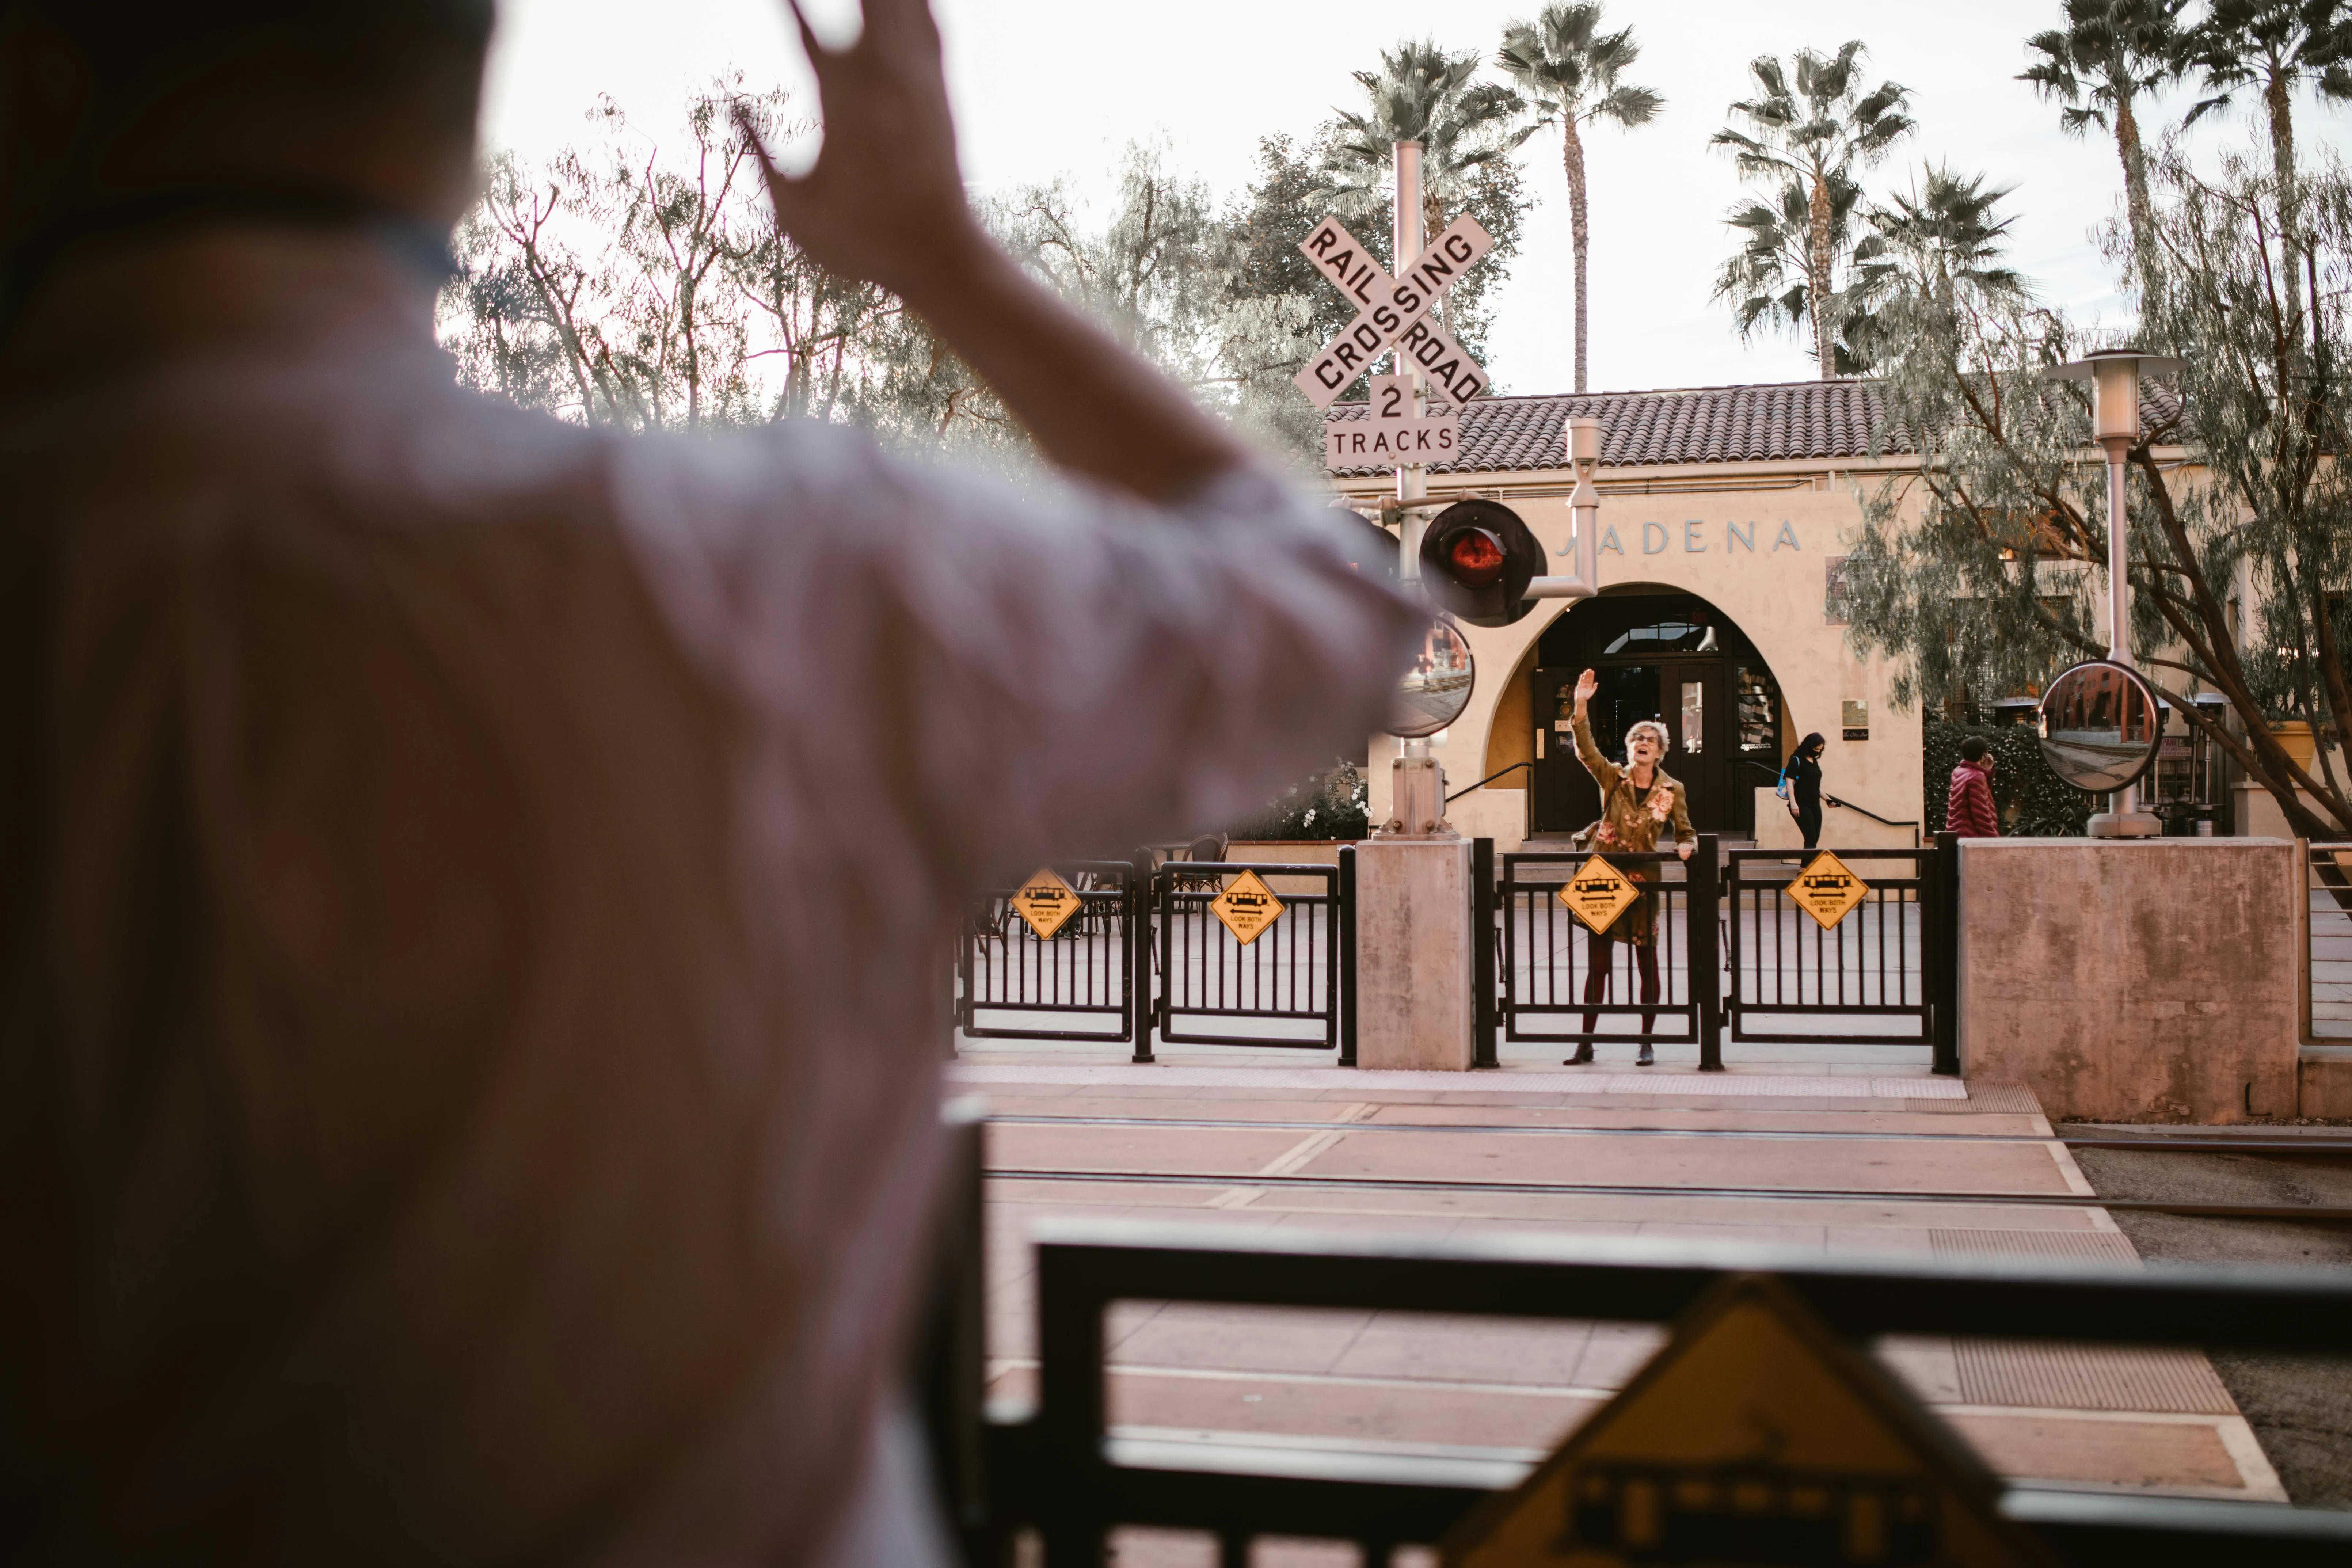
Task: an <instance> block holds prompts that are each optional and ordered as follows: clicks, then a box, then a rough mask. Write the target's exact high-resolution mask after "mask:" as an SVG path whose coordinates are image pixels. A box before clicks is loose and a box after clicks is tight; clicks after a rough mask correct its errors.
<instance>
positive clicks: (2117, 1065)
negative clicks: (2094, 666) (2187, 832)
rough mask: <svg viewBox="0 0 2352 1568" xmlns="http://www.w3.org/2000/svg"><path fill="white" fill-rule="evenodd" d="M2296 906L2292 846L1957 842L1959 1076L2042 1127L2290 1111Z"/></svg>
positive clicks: (2296, 1002)
mask: <svg viewBox="0 0 2352 1568" xmlns="http://www.w3.org/2000/svg"><path fill="white" fill-rule="evenodd" d="M2302 902H2303V884H2302V879H2301V875H2300V871H2299V868H2297V866H2296V864H2295V847H2294V841H2293V840H2291V839H2276V838H2268V839H2265V838H2148V839H2141V840H2137V841H2132V840H2125V839H2089V838H2042V839H2033V838H1966V839H1962V840H1961V841H1960V900H1959V903H1960V931H1959V938H1960V941H1959V949H1960V975H1959V981H1960V984H1959V1013H1960V1018H1959V1025H1960V1027H1959V1044H1960V1070H1961V1073H1962V1075H1963V1076H1965V1077H1968V1078H1972V1079H1992V1080H1995V1081H2001V1082H2011V1083H2022V1084H2024V1085H2025V1086H2026V1087H2027V1088H2029V1089H2032V1090H2033V1092H2034V1094H2035V1095H2036V1096H2038V1097H2039V1098H2040V1100H2041V1101H2042V1110H2044V1111H2046V1112H2047V1113H2048V1114H2049V1116H2050V1118H2051V1120H2053V1121H2057V1120H2059V1119H2061V1118H2082V1119H2084V1120H2088V1121H2198V1122H2229V1121H2246V1120H2248V1119H2249V1118H2250V1117H2259V1116H2292V1115H2294V1114H2295V1113H2296V1054H2297V1052H2296V1047H2297V1046H2298V1045H2299V1044H2300V1042H2301V1038H2302V1004H2301V996H2300V991H2299V982H2300V976H2301V972H2302V971H2301V966H2302V962H2303V953H2302V952H2301V947H2302V926H2301V923H2300V922H2301V918H2302V916H2301V907H2302Z"/></svg>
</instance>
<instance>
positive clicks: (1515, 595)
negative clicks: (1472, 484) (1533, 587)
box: [1421, 500, 1544, 626]
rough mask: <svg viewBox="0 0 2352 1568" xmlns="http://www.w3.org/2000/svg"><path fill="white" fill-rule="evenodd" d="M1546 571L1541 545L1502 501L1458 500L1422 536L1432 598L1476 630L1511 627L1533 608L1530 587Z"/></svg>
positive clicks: (1423, 566) (1426, 579) (1425, 580)
mask: <svg viewBox="0 0 2352 1568" xmlns="http://www.w3.org/2000/svg"><path fill="white" fill-rule="evenodd" d="M1543 570H1544V552H1543V546H1542V545H1540V544H1538V543H1537V542H1536V536H1535V535H1534V534H1533V533H1531V532H1529V531H1528V525H1527V524H1526V523H1524V522H1522V521H1519V514H1518V513H1517V512H1515V511H1513V510H1511V509H1510V508H1509V507H1507V506H1505V505H1503V504H1502V503H1501V502H1500V501H1491V500H1465V501H1456V502H1455V503H1454V505H1452V506H1449V507H1447V508H1446V509H1445V510H1444V511H1441V512H1439V513H1438V514H1437V515H1436V517H1434V518H1433V519H1431V520H1430V524H1429V531H1427V532H1425V533H1423V535H1422V536H1421V580H1422V582H1423V584H1425V585H1426V586H1427V587H1428V589H1429V596H1430V597H1431V598H1432V599H1433V600H1434V601H1435V602H1436V604H1437V607H1438V608H1440V609H1442V610H1446V611H1449V612H1451V613H1452V614H1454V615H1456V616H1461V617H1462V618H1463V619H1464V620H1465V621H1467V622H1469V623H1470V624H1471V625H1472V626H1509V625H1510V624H1511V623H1512V622H1513V621H1516V620H1517V619H1518V618H1519V617H1520V616H1524V615H1526V614H1527V613H1528V611H1529V610H1531V609H1533V608H1535V602H1534V601H1533V600H1531V599H1529V598H1528V596H1527V594H1528V583H1529V581H1531V580H1532V579H1534V578H1536V577H1539V576H1541V575H1542V574H1543Z"/></svg>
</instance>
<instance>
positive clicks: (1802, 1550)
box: [1444, 1276, 2054, 1568]
mask: <svg viewBox="0 0 2352 1568" xmlns="http://www.w3.org/2000/svg"><path fill="white" fill-rule="evenodd" d="M1999 1492H2000V1483H1999V1482H1998V1481H1997V1480H1995V1479H1994V1478H1993V1476H1992V1473H1991V1472H1990V1470H1988V1469H1986V1468H1985V1466H1984V1462H1983V1461H1982V1460H1980V1459H1979V1458H1977V1457H1976V1455H1975V1454H1974V1453H1972V1452H1970V1451H1969V1449H1968V1448H1967V1447H1964V1446H1963V1445H1962V1444H1961V1443H1960V1441H1959V1440H1958V1438H1957V1437H1955V1436H1952V1435H1951V1434H1950V1433H1949V1432H1948V1431H1947V1430H1946V1429H1945V1428H1944V1427H1943V1426H1941V1425H1940V1424H1938V1423H1937V1420H1936V1419H1935V1417H1933V1416H1931V1415H1928V1414H1927V1411H1926V1410H1924V1409H1923V1408H1921V1407H1920V1405H1918V1403H1917V1402H1916V1400H1915V1399H1914V1398H1913V1397H1912V1396H1911V1395H1910V1394H1909V1393H1907V1392H1906V1390H1904V1389H1903V1388H1902V1387H1901V1386H1900V1385H1898V1384H1895V1382H1894V1380H1893V1379H1892V1378H1890V1377H1888V1376H1887V1375H1886V1374H1885V1373H1883V1372H1881V1371H1880V1370H1879V1369H1878V1367H1877V1366H1875V1365H1874V1364H1873V1363H1870V1362H1867V1361H1865V1360H1864V1359H1863V1357H1862V1356H1861V1355H1860V1354H1858V1353H1857V1352H1854V1351H1852V1350H1849V1349H1848V1348H1847V1347H1846V1346H1844V1345H1843V1344H1841V1343H1839V1342H1837V1340H1836V1339H1835V1338H1834V1337H1832V1335H1831V1333H1830V1332H1829V1331H1828V1330H1827V1329H1826V1328H1824V1327H1822V1324H1821V1323H1820V1321H1818V1320H1817V1319H1815V1317H1814V1316H1813V1314H1812V1312H1811V1310H1810V1309H1808V1308H1807V1307H1806V1306H1805V1305H1804V1304H1803V1303H1802V1302H1801V1301H1799V1300H1797V1299H1796V1298H1795V1297H1794V1296H1792V1295H1791V1294H1790V1293H1789V1291H1788V1290H1787V1289H1784V1288H1782V1287H1781V1286H1779V1285H1777V1284H1775V1283H1773V1282H1771V1281H1769V1280H1767V1279H1759V1278H1756V1277H1753V1276H1749V1277H1743V1278H1735V1279H1729V1280H1727V1281H1726V1282H1725V1283H1724V1284H1722V1285H1720V1286H1718V1287H1717V1289H1714V1290H1712V1291H1710V1292H1708V1293H1707V1295H1706V1296H1705V1297H1703V1298H1701V1300H1699V1301H1698V1303H1697V1304H1696V1306H1694V1307H1693V1308H1692V1309H1691V1310H1690V1311H1689V1312H1688V1313H1687V1314H1685V1318H1684V1320H1683V1321H1682V1322H1681V1323H1680V1324H1679V1325H1677V1327H1676V1329H1675V1335H1674V1338H1673V1339H1672V1340H1671V1341H1669V1342H1668V1343H1667V1345H1666V1347H1665V1349H1664V1350H1662V1351H1660V1352H1658V1354H1657V1356H1656V1357H1655V1359H1654V1360H1653V1361H1652V1362H1651V1363H1650V1364H1649V1365H1648V1366H1647V1367H1645V1368H1643V1371H1642V1374H1641V1375H1640V1376H1639V1377H1637V1378H1635V1379H1634V1380H1633V1384H1631V1385H1630V1386H1629V1387H1627V1388H1626V1390H1625V1391H1624V1392H1623V1393H1622V1394H1619V1395H1618V1396H1617V1397H1616V1398H1615V1399H1612V1400H1611V1401H1610V1402H1609V1403H1608V1404H1607V1405H1604V1406H1602V1407H1601V1410H1600V1411H1599V1412H1598V1413H1596V1414H1595V1415H1593V1416H1592V1418H1591V1420H1589V1421H1587V1422H1586V1423H1585V1424H1584V1425H1583V1426H1581V1427H1580V1428H1578V1430H1577V1431H1576V1433H1575V1434H1574V1435H1573V1436H1570V1438H1569V1440H1568V1442H1567V1444H1566V1445H1565V1446H1564V1447H1561V1448H1560V1450H1559V1452H1558V1453H1557V1454H1554V1455H1553V1456H1552V1457H1551V1458H1549V1459H1547V1460H1545V1461H1544V1463H1543V1464H1542V1465H1541V1466H1540V1467H1539V1468H1538V1469H1537V1470H1536V1472H1535V1473H1534V1474H1533V1475H1531V1476H1529V1477H1528V1479H1526V1480H1525V1481H1523V1482H1521V1483H1520V1484H1519V1486H1518V1487H1517V1489H1515V1490H1512V1491H1508V1492H1501V1493H1497V1494H1496V1496H1494V1497H1493V1498H1490V1499H1488V1500H1486V1502H1484V1503H1482V1504H1480V1505H1479V1506H1478V1507H1477V1508H1475V1509H1474V1510H1471V1511H1470V1513H1469V1514H1468V1515H1467V1516H1465V1518H1464V1519H1463V1521H1462V1522H1461V1523H1460V1524H1458V1525H1456V1526H1455V1527H1454V1531H1453V1533H1452V1534H1451V1535H1449V1536H1448V1537H1447V1538H1446V1541H1445V1543H1444V1562H1445V1563H1446V1565H1447V1568H1566V1565H1568V1564H1575V1565H1576V1568H1612V1565H1616V1564H1628V1565H1630V1564H1636V1563H1639V1564H1645V1565H1647V1564H1664V1563H1689V1564H1702V1563H1703V1564H1707V1565H1708V1568H1742V1565H1746V1564H1758V1565H1762V1564H1772V1565H1774V1568H1796V1565H1803V1568H1814V1565H1816V1564H1822V1565H1831V1568H1836V1565H1843V1564H1853V1565H1854V1568H1864V1565H1867V1568H2042V1565H2045V1564H2049V1563H2053V1561H2054V1560H2053V1558H2051V1557H2050V1555H2049V1554H2048V1553H2047V1552H2045V1551H2044V1550H2043V1549H2042V1545H2041V1543H2040V1542H2037V1541H2035V1540H2033V1539H2032V1537H2030V1536H2027V1535H2026V1534H2024V1533H2023V1532H2022V1531H2021V1530H2019V1529H2018V1528H2017V1527H2016V1526H2014V1525H2011V1524H2010V1523H2009V1522H2008V1521H2004V1520H2003V1519H2001V1518H2000V1514H1999V1513H1998V1512H1997V1511H1996V1510H1995V1508H1994V1499H1995V1498H1996V1497H1997V1496H1998V1495H1999Z"/></svg>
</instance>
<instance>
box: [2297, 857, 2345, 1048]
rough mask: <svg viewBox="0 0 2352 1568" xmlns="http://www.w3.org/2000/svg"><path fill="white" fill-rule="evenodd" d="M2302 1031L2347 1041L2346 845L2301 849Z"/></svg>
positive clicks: (2307, 1035) (2309, 1035) (2317, 1038)
mask: <svg viewBox="0 0 2352 1568" xmlns="http://www.w3.org/2000/svg"><path fill="white" fill-rule="evenodd" d="M2303 876H2304V963H2303V1033H2304V1038H2305V1039H2306V1040H2311V1041H2314V1042H2322V1041H2325V1042H2329V1043H2340V1042H2343V1041H2347V1040H2352V844H2313V843H2308V842H2306V843H2305V845H2304V847H2303Z"/></svg>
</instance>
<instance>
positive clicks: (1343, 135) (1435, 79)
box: [1325, 40, 1535, 330]
mask: <svg viewBox="0 0 2352 1568" xmlns="http://www.w3.org/2000/svg"><path fill="white" fill-rule="evenodd" d="M1478 66H1479V59H1478V54H1477V51H1476V50H1475V49H1472V50H1465V51H1464V52H1463V53H1460V54H1454V53H1450V52H1448V51H1446V50H1444V49H1441V48H1439V47H1437V46H1436V45H1435V44H1433V43H1431V42H1428V41H1426V40H1423V41H1421V42H1413V41H1411V40H1408V41H1406V42H1404V43H1402V44H1399V45H1398V46H1397V47H1395V48H1393V49H1382V50H1381V68H1380V69H1379V70H1377V71H1357V72H1355V73H1354V75H1355V79H1356V85H1357V86H1359V87H1360V88H1362V89H1364V97H1365V100H1366V105H1365V108H1364V110H1363V111H1361V112H1358V111H1355V110H1344V109H1343V110H1337V111H1336V112H1337V113H1338V115H1339V130H1338V133H1337V134H1336V135H1335V136H1334V138H1333V139H1332V141H1331V142H1330V144H1329V147H1328V152H1327V153H1326V163H1325V167H1326V172H1327V173H1328V175H1329V177H1330V184H1328V187H1327V191H1328V196H1329V199H1330V200H1331V202H1332V204H1333V205H1335V206H1336V207H1337V208H1338V209H1339V213H1340V215H1341V216H1353V217H1362V216H1368V215H1369V214H1370V213H1371V212H1372V211H1374V210H1376V209H1377V208H1378V207H1380V206H1381V205H1382V204H1383V203H1385V202H1388V201H1390V200H1391V199H1392V195H1391V192H1392V190H1393V186H1392V184H1391V171H1392V170H1393V168H1394V166H1395V157H1396V144H1397V143H1398V142H1419V143H1420V144H1421V206H1422V215H1421V226H1422V232H1423V234H1424V235H1433V234H1435V233H1436V232H1437V231H1438V230H1439V229H1440V228H1441V227H1443V226H1444V223H1445V221H1446V220H1445V213H1446V211H1447V209H1448V208H1451V209H1453V210H1454V211H1455V212H1460V211H1462V210H1464V209H1465V207H1467V206H1468V205H1469V202H1470V197H1471V196H1472V195H1473V194H1474V193H1475V191H1476V190H1477V188H1478V186H1479V184H1480V177H1481V175H1482V174H1486V173H1487V172H1488V171H1490V170H1491V169H1493V168H1494V167H1495V166H1496V165H1497V164H1507V163H1509V161H1510V153H1512V151H1513V150H1514V149H1516V148H1517V146H1518V145H1519V144H1520V143H1521V142H1525V141H1526V140H1527V139H1528V137H1529V136H1531V135H1533V134H1534V133H1535V132H1534V127H1532V126H1528V125H1524V124H1521V123H1520V121H1522V120H1523V119H1524V117H1525V114H1526V110H1527V105H1526V104H1525V103H1524V102H1523V101H1522V100H1520V98H1519V96H1518V95H1517V93H1515V92H1513V91H1511V90H1510V89H1508V88H1506V87H1501V86H1498V85H1496V83H1493V82H1482V81H1478V80H1476V77H1477V74H1478ZM1386 238H1387V236H1385V235H1382V236H1378V237H1372V238H1370V239H1369V240H1368V241H1367V243H1369V244H1371V245H1372V246H1374V247H1381V241H1382V240H1384V239H1386ZM1411 259H1412V258H1410V257H1406V258H1391V262H1392V265H1396V266H1402V265H1403V264H1404V262H1405V261H1409V260H1411ZM1455 292H1458V290H1448V292H1447V294H1446V296H1445V297H1444V298H1443V299H1441V300H1439V301H1438V312H1439V317H1440V319H1441V320H1442V321H1444V324H1445V325H1446V327H1447V328H1448V330H1451V329H1452V327H1453V324H1454V307H1455V301H1454V298H1453V295H1454V293H1455Z"/></svg>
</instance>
